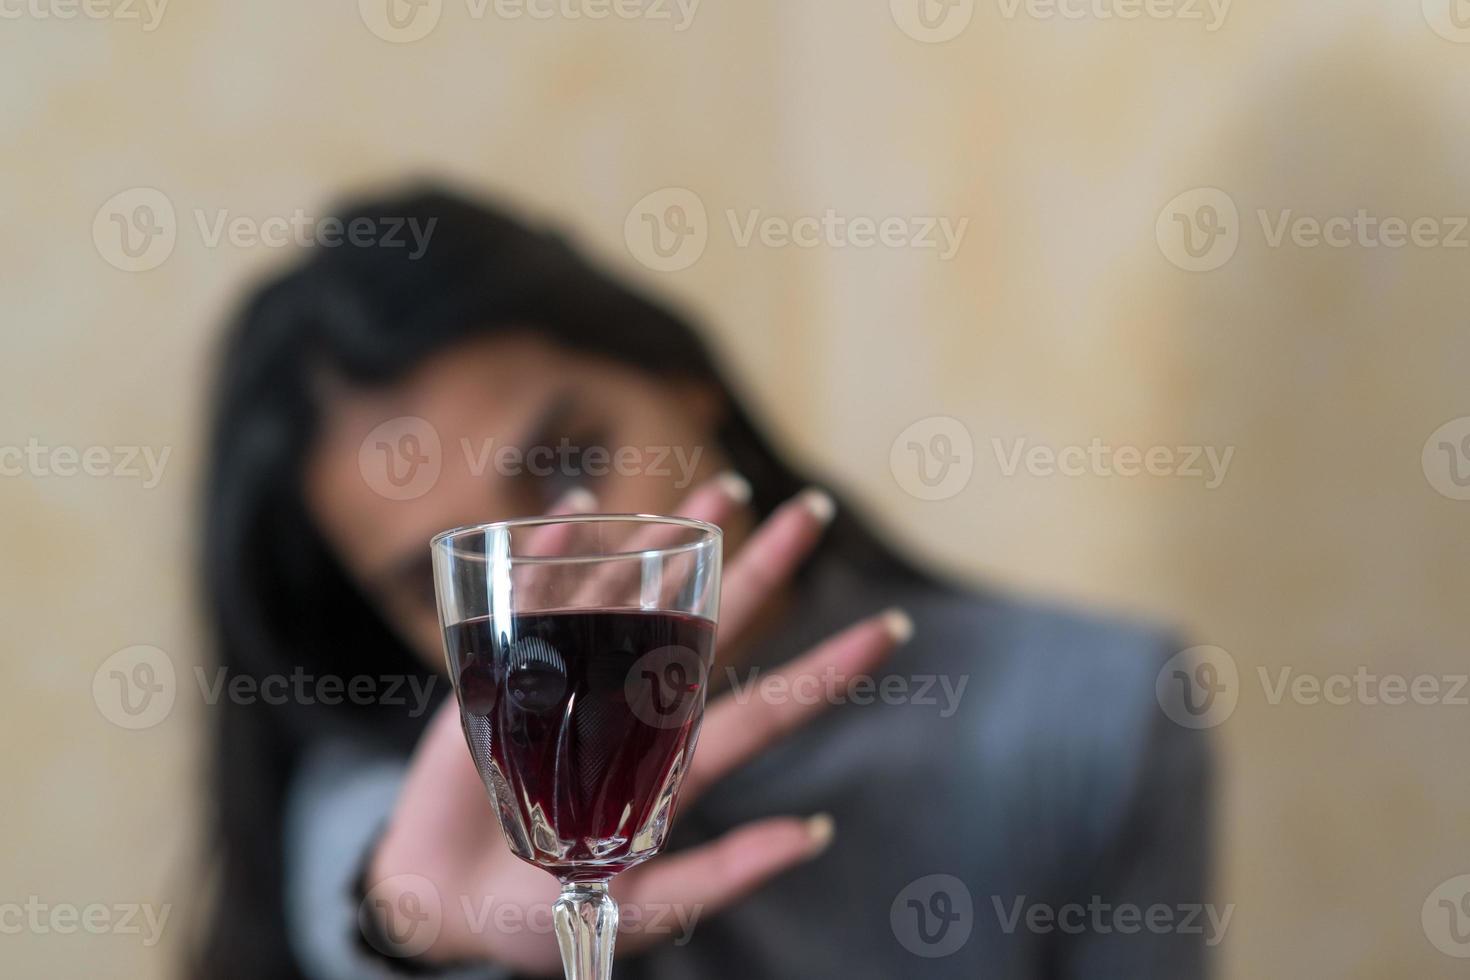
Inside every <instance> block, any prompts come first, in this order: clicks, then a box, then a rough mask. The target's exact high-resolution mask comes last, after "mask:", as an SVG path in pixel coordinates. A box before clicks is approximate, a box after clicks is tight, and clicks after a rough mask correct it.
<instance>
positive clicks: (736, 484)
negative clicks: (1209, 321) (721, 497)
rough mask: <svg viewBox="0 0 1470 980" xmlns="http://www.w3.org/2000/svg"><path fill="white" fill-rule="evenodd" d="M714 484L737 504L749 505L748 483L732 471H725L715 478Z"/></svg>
mask: <svg viewBox="0 0 1470 980" xmlns="http://www.w3.org/2000/svg"><path fill="white" fill-rule="evenodd" d="M715 482H716V483H718V484H719V485H720V489H721V490H723V491H724V492H725V496H727V497H729V498H730V499H731V500H733V501H735V502H736V503H737V504H748V503H750V481H749V480H747V479H746V478H745V477H743V476H741V475H740V474H739V473H736V472H735V471H734V470H726V471H725V472H723V473H721V474H720V475H719V476H717V477H715Z"/></svg>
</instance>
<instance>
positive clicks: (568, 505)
mask: <svg viewBox="0 0 1470 980" xmlns="http://www.w3.org/2000/svg"><path fill="white" fill-rule="evenodd" d="M596 509H597V498H596V497H594V496H592V491H591V490H588V489H587V488H585V487H573V488H572V489H570V490H568V491H567V492H566V493H564V494H562V495H561V498H560V499H558V500H557V502H556V505H555V506H554V507H552V510H559V511H563V512H570V513H573V514H588V513H591V512H592V511H594V510H596Z"/></svg>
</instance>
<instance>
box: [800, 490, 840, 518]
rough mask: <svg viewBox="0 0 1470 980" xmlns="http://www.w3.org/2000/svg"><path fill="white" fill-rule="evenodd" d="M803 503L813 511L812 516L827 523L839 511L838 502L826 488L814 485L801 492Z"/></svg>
mask: <svg viewBox="0 0 1470 980" xmlns="http://www.w3.org/2000/svg"><path fill="white" fill-rule="evenodd" d="M800 499H801V505H802V506H803V507H805V508H806V509H807V510H809V511H811V513H812V516H813V517H815V518H816V519H817V520H819V521H821V522H822V523H823V524H826V523H828V522H830V521H831V520H832V517H833V516H834V515H835V514H836V513H837V504H836V502H835V501H833V499H832V495H831V494H830V493H828V492H827V491H825V490H818V489H817V488H816V487H812V488H811V489H809V490H803V491H802V492H801V498H800Z"/></svg>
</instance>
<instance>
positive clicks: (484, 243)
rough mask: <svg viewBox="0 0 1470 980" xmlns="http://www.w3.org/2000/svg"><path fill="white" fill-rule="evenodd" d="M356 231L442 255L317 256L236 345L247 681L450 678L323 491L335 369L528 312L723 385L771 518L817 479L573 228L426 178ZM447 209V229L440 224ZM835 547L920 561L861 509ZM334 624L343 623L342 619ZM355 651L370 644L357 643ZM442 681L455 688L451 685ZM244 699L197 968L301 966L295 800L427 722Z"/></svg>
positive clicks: (232, 455)
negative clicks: (289, 878)
mask: <svg viewBox="0 0 1470 980" xmlns="http://www.w3.org/2000/svg"><path fill="white" fill-rule="evenodd" d="M335 213H336V214H337V215H338V216H339V219H340V220H341V221H342V222H343V226H344V227H349V228H350V227H352V223H353V222H354V221H355V220H360V219H366V220H367V221H369V222H371V223H372V225H371V227H373V228H375V229H379V230H386V229H390V228H392V227H394V226H397V227H399V228H400V229H401V228H402V227H403V226H404V223H406V222H409V221H417V222H418V227H419V228H420V229H429V228H431V229H432V230H431V231H430V233H429V237H428V244H427V247H426V248H425V249H424V250H423V252H422V254H416V253H415V252H414V249H413V248H412V239H411V238H409V236H407V235H406V234H404V233H400V234H399V235H398V236H397V240H400V241H403V240H406V241H408V242H409V247H403V246H395V245H393V244H391V243H390V242H389V241H387V240H386V238H383V239H379V240H377V241H375V242H374V243H372V244H354V243H352V242H351V241H350V240H348V241H344V242H342V243H341V244H338V245H336V246H335V247H329V246H327V245H325V244H319V245H316V246H313V247H311V248H308V249H306V250H305V252H304V255H303V257H302V259H301V261H300V262H299V263H297V264H296V265H295V267H293V268H292V269H290V270H289V271H287V272H285V273H284V274H282V275H279V276H278V277H276V278H274V279H273V280H271V281H269V282H267V283H265V284H264V285H262V286H260V287H259V288H257V289H255V290H254V291H253V292H252V293H251V294H250V295H249V296H248V297H247V299H246V301H245V303H244V304H243V307H242V308H241V310H240V312H239V314H238V315H237V317H236V318H235V321H234V323H233V324H232V326H231V328H230V329H229V331H228V334H227V336H226V338H225V341H224V344H223V349H222V351H221V352H220V357H219V366H218V377H217V380H216V388H215V402H214V406H213V417H212V427H211V430H210V457H209V464H208V474H207V487H206V499H205V520H204V525H205V526H204V534H203V565H204V587H205V593H206V605H207V612H208V616H209V622H210V627H211V630H212V640H213V647H214V651H215V654H216V656H217V657H218V659H219V661H220V665H221V666H223V667H224V668H225V669H226V670H227V671H228V672H229V674H230V675H231V676H241V675H243V676H248V677H253V678H255V679H256V680H257V681H259V680H261V679H263V678H265V677H279V676H290V675H291V674H292V672H293V671H295V670H297V669H302V670H304V671H305V672H307V673H308V674H312V675H315V676H318V677H320V676H329V675H334V674H335V675H344V676H346V675H359V674H360V675H368V676H383V675H389V674H393V675H400V676H402V675H407V676H414V675H416V674H422V675H424V677H425V679H426V680H427V678H428V674H429V672H428V671H427V670H426V669H425V668H424V667H423V665H422V663H421V661H420V660H419V659H418V658H417V657H415V656H414V655H413V654H412V652H411V651H410V650H409V649H408V648H407V646H406V645H405V644H404V643H403V642H402V641H401V640H400V639H399V638H397V637H396V635H395V634H394V633H393V631H392V630H391V629H390V628H389V627H388V625H387V624H386V623H385V622H384V621H383V619H382V617H381V615H380V614H379V612H378V611H377V610H376V609H375V608H374V607H373V606H372V605H371V604H370V603H368V602H367V601H366V600H365V599H364V598H363V597H362V595H361V594H359V592H358V591H357V589H356V588H355V587H354V585H353V584H352V583H351V582H350V581H349V579H348V577H347V575H346V573H345V572H344V570H343V568H342V567H341V566H340V565H339V563H338V561H337V559H336V558H335V556H334V555H333V554H332V552H331V550H330V549H329V548H328V547H327V545H326V542H325V541H324V540H323V538H322V536H321V534H320V533H319V531H318V530H317V528H316V527H315V526H314V525H313V522H312V521H311V519H310V517H309V515H308V512H307V509H306V506H305V503H304V501H303V497H302V492H301V483H302V469H303V464H304V460H305V458H306V456H307V453H308V452H309V450H310V448H311V446H312V441H313V439H314V428H315V419H316V415H317V410H318V405H317V404H316V400H317V398H318V397H320V396H319V390H320V385H319V384H318V379H319V378H320V376H321V375H322V373H323V371H331V372H334V373H335V374H337V375H338V376H340V377H342V378H345V379H346V380H348V381H351V382H353V383H355V384H359V385H368V386H374V385H389V384H392V383H393V382H394V381H395V380H397V379H399V378H401V377H402V376H403V375H404V374H406V373H407V372H408V371H410V370H411V369H412V368H413V367H414V366H415V365H416V364H418V363H419V362H420V361H422V360H423V359H424V358H426V357H427V356H429V355H431V354H433V353H436V352H438V351H440V350H443V349H444V348H446V347H450V346H453V345H455V344H459V343H462V342H464V341H466V340H468V339H471V338H474V337H476V336H483V335H485V334H488V333H493V332H495V331H499V330H506V329H508V328H511V327H514V328H516V329H522V330H523V329H531V330H533V331H535V332H537V333H538V334H539V335H541V336H542V337H544V338H545V339H548V340H550V341H553V342H555V343H557V344H559V345H562V346H564V347H566V348H569V349H574V350H577V351H582V352H588V353H596V354H600V355H602V356H605V357H608V358H612V359H615V360H617V361H619V362H623V363H626V364H630V365H633V366H636V367H637V368H639V369H641V370H644V371H647V372H650V373H653V374H655V375H657V376H660V377H666V378H670V379H687V380H695V381H700V382H705V383H708V384H711V385H714V386H716V387H717V388H718V390H720V391H721V392H723V394H724V396H725V399H726V402H727V406H726V412H725V415H724V422H723V425H722V426H721V428H720V431H719V432H718V433H717V438H718V441H719V443H720V446H721V448H722V449H723V451H724V452H725V454H726V455H727V456H728V458H729V459H730V461H731V464H732V465H733V466H734V467H735V469H737V470H738V471H739V472H740V473H742V474H744V475H745V477H746V478H747V479H748V480H749V481H750V483H751V485H752V488H753V491H754V494H753V502H752V503H753V507H754V509H755V510H756V511H757V513H758V514H759V515H761V516H764V515H765V514H767V513H769V512H770V511H771V510H772V509H773V508H774V507H775V506H776V505H777V504H778V503H780V502H781V501H782V500H784V499H786V498H787V497H789V496H790V495H792V494H793V493H796V492H797V491H798V490H800V489H801V488H802V487H803V486H804V485H805V483H806V481H805V480H804V479H803V478H802V477H801V475H799V474H798V473H797V472H796V471H795V470H794V469H793V468H791V467H790V466H788V465H787V464H786V463H784V462H783V461H782V459H781V458H780V456H779V455H778V454H777V453H776V452H775V451H774V450H773V449H772V447H771V445H770V444H769V442H768V441H767V440H766V438H765V437H764V436H763V435H762V434H761V432H760V430H759V429H758V428H757V427H756V425H755V423H754V422H753V421H752V419H751V418H750V417H749V415H748V414H747V413H746V411H745V409H744V408H743V407H742V405H741V402H740V400H739V399H738V398H736V397H735V394H734V391H733V389H732V387H731V386H730V385H729V384H728V383H727V382H726V380H725V379H724V377H723V376H722V375H721V373H720V371H719V370H718V369H717V367H716V365H715V362H714V360H713V359H712V357H711V355H710V352H709V350H708V349H707V347H706V346H705V345H704V343H703V342H702V341H701V340H700V339H699V336H698V334H697V333H696V332H695V330H694V329H693V328H691V326H690V325H689V323H688V322H687V321H686V320H685V319H683V318H682V317H680V316H679V315H678V314H676V313H675V312H673V311H672V310H670V309H669V308H668V307H666V306H663V305H661V304H658V303H655V302H653V301H652V300H650V299H648V298H647V297H645V296H643V295H641V294H640V293H639V292H637V291H636V290H633V289H631V288H629V287H628V286H626V285H625V284H623V283H622V282H620V281H617V280H615V279H614V278H612V277H610V276H609V275H607V274H606V273H604V272H603V271H601V270H599V269H598V268H596V267H594V266H593V265H592V264H590V263H589V262H588V261H587V260H586V259H584V258H583V257H582V256H581V255H579V254H578V253H577V252H575V251H574V250H573V249H572V248H571V247H570V246H569V245H568V244H567V243H566V242H565V241H564V240H563V239H562V238H560V237H558V236H557V235H555V234H551V233H548V232H545V231H541V230H536V229H533V228H530V227H528V226H526V225H525V224H522V223H521V222H519V221H517V220H515V219H514V218H512V217H510V216H509V215H508V214H506V213H504V212H501V211H499V210H495V209H492V208H490V207H487V206H484V205H482V204H479V203H476V202H472V201H470V200H468V199H465V198H463V197H460V196H457V195H455V194H452V193H449V192H447V191H445V190H442V189H438V188H432V187H421V188H415V189H414V190H412V191H410V192H406V193H402V194H399V195H395V196H391V197H385V198H380V199H375V200H370V201H359V202H355V203H352V204H350V205H349V206H347V207H345V208H340V209H337V210H336V212H335ZM431 221H432V222H433V224H432V225H430V222H431ZM838 513H839V517H838V520H837V522H836V523H835V524H834V526H833V527H832V529H831V531H830V532H829V535H828V539H827V541H828V544H827V547H829V548H831V549H836V550H840V551H842V552H845V553H846V554H847V556H848V557H850V558H851V559H852V560H854V561H858V562H863V563H866V564H876V565H886V566H888V567H889V568H891V569H893V570H894V571H896V572H899V573H900V574H905V575H910V574H916V573H914V572H912V570H911V569H910V568H909V566H907V565H906V564H905V563H903V562H902V561H901V560H900V559H898V558H897V557H895V556H894V554H893V553H892V552H891V551H889V550H888V549H887V548H885V547H884V546H883V545H881V544H880V543H879V542H878V541H877V540H876V539H875V538H874V537H873V536H872V535H871V534H870V533H869V532H868V531H866V530H865V529H864V527H863V526H862V525H861V524H860V523H859V522H857V521H856V520H854V519H853V518H852V517H851V516H850V511H849V510H848V509H847V508H845V507H844V508H840V509H839V511H838ZM328 624H329V625H330V633H328V628H327V627H328ZM344 651H351V653H350V657H349V656H348V655H347V654H346V653H344ZM435 688H436V690H439V689H441V688H442V685H435ZM285 701H286V703H279V704H269V703H265V702H264V701H261V700H256V701H255V702H254V703H242V701H237V700H234V699H230V698H224V699H222V700H221V701H220V702H219V704H218V705H217V706H216V707H215V708H214V709H213V712H212V718H211V721H212V723H213V731H212V737H213V751H212V759H213V761H212V767H213V768H212V772H211V773H210V787H211V803H212V806H213V811H214V812H213V822H212V847H211V855H212V856H213V857H214V859H215V861H216V862H217V864H216V867H215V869H214V870H215V874H216V879H215V889H214V891H215V901H214V904H213V906H212V911H211V912H210V918H209V921H208V927H207V929H206V931H205V933H204V936H203V939H202V942H201V943H200V944H199V947H200V948H199V949H198V950H197V953H196V958H197V961H198V962H197V963H196V964H195V970H194V972H195V973H196V975H198V976H201V977H203V976H208V977H211V978H228V977H234V976H239V977H263V976H268V977H273V978H291V977H299V976H301V972H300V968H299V966H297V964H296V962H295V959H294V957H293V956H292V954H291V951H290V948H289V946H288V944H287V939H286V923H285V917H284V913H283V908H282V907H283V901H284V888H283V879H284V869H283V860H282V851H283V846H282V845H283V841H282V811H283V806H284V803H285V797H286V792H287V788H288V784H289V781H290V779H291V776H292V773H293V771H294V769H295V767H296V763H297V761H298V760H299V759H300V758H301V756H302V754H303V751H304V750H305V749H306V748H307V747H308V746H309V745H310V744H311V743H312V741H313V740H315V739H319V738H321V737H322V736H323V735H325V734H329V733H333V732H337V733H345V734H349V735H350V736H352V737H354V738H359V739H365V740H377V741H378V742H380V743H382V744H384V745H386V746H390V747H392V748H394V749H395V750H397V751H401V752H402V753H405V754H406V753H407V752H408V751H410V749H411V748H412V746H413V744H414V741H415V740H416V739H417V737H418V735H419V733H420V730H421V728H422V726H423V724H424V721H425V716H422V715H421V716H419V717H409V716H408V713H406V712H405V711H404V710H403V709H402V708H391V707H387V706H384V705H379V704H352V703H343V704H338V705H333V706H326V705H323V704H320V703H311V704H305V703H296V702H293V701H292V700H291V699H285Z"/></svg>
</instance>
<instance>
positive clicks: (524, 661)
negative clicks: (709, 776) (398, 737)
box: [430, 514, 721, 980]
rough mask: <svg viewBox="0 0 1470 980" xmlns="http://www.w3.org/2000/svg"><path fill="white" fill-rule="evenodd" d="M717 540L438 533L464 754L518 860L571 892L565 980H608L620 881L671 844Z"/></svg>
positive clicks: (710, 630) (575, 522)
mask: <svg viewBox="0 0 1470 980" xmlns="http://www.w3.org/2000/svg"><path fill="white" fill-rule="evenodd" d="M720 543H721V535H720V529H719V528H717V527H715V526H713V525H711V524H706V523H704V522H702V521H693V520H688V519H685V518H678V517H652V516H646V515H624V514H612V515H608V514H602V515H598V514H587V515H576V516H567V517H548V518H528V519H524V520H513V521H501V522H498V523H494V524H481V525H476V526H473V527H465V528H458V529H456V530H453V531H445V532H444V533H443V534H439V535H436V536H435V537H434V540H433V542H432V543H431V547H430V551H431V554H432V555H433V564H434V595H435V598H436V601H437V604H438V609H439V623H440V626H441V627H442V629H443V631H444V648H445V655H446V659H447V666H448V669H449V673H450V677H451V679H452V680H453V681H454V689H455V694H456V697H457V698H458V700H459V708H460V720H461V722H462V723H463V725H464V733H465V740H466V741H467V742H468V743H469V749H470V755H471V757H472V758H473V759H474V762H475V766H476V768H477V769H478V771H479V773H480V778H481V779H482V780H483V781H484V783H485V788H486V790H487V791H488V792H489V794H490V797H491V799H492V800H493V801H494V802H495V806H496V809H497V811H498V815H499V817H500V824H501V828H502V829H503V830H504V831H505V838H506V841H507V843H508V844H509V846H510V849H511V851H512V852H514V853H515V854H516V855H518V856H519V857H521V858H522V859H524V860H526V861H529V862H531V863H533V864H535V865H537V866H538V867H541V868H544V869H546V870H547V871H548V872H550V873H552V874H554V875H555V876H556V877H557V878H559V879H560V880H561V883H562V894H561V897H560V898H559V899H557V901H556V904H555V905H553V906H552V918H553V922H554V924H555V927H556V937H557V943H558V944H559V945H560V947H561V952H562V962H563V964H564V965H565V966H566V975H567V978H568V980H608V978H609V977H610V976H611V974H612V954H613V943H614V939H615V938H616V935H617V925H618V908H617V903H616V902H614V901H613V900H612V896H611V895H610V894H609V891H608V883H609V880H610V879H611V878H612V876H613V875H616V874H618V873H620V872H622V871H626V870H627V869H628V868H631V867H633V866H634V865H636V864H638V863H640V862H642V861H645V860H647V859H648V858H650V857H653V856H654V855H655V854H657V853H658V851H659V849H660V848H662V847H663V844H664V840H665V839H666V838H667V836H668V831H669V825H670V822H671V821H672V819H673V813H674V806H675V803H676V802H677V800H678V795H679V786H680V784H681V782H682V781H683V778H684V774H685V772H686V771H687V769H688V767H689V761H690V756H691V754H692V753H693V752H694V746H695V742H696V740H697V738H698V735H699V725H700V720H701V718H702V717H703V714H704V700H705V694H706V687H707V681H708V678H709V672H710V661H711V657H712V656H713V653H714V642H715V622H716V620H717V619H718V615H719V599H720Z"/></svg>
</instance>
